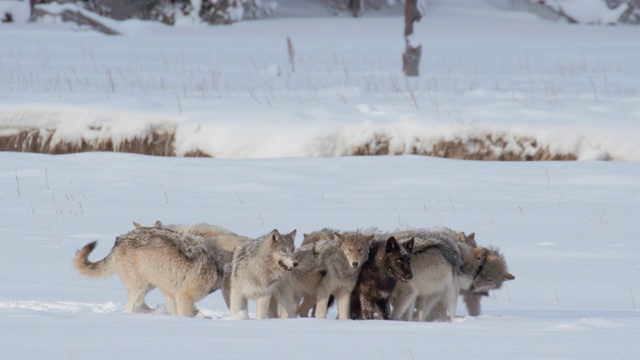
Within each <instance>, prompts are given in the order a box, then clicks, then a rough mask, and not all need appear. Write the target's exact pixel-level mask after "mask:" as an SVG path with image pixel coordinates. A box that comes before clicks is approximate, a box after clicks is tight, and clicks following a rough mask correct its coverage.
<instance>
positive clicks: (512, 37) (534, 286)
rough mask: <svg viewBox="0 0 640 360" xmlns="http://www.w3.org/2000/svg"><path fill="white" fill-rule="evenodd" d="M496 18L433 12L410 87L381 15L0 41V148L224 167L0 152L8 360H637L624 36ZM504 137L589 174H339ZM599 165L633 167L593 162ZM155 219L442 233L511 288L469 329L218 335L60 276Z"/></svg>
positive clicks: (104, 287) (3, 335)
mask: <svg viewBox="0 0 640 360" xmlns="http://www.w3.org/2000/svg"><path fill="white" fill-rule="evenodd" d="M489 4H490V2H481V1H478V2H468V3H466V2H461V1H454V0H452V1H447V2H444V1H438V2H434V4H433V5H432V3H430V7H429V11H428V12H427V15H426V16H425V17H424V18H423V20H422V21H421V24H420V25H421V26H420V29H421V30H420V33H419V34H416V36H418V37H420V41H421V43H422V46H423V59H422V65H421V74H422V76H421V77H419V78H416V79H409V80H407V79H405V78H404V77H402V75H401V54H402V52H403V50H404V39H403V34H402V30H403V21H402V19H401V18H399V17H392V16H387V17H384V16H383V17H376V18H373V17H372V18H367V17H365V18H361V19H356V20H354V19H348V18H343V17H341V18H320V17H310V18H305V19H286V18H274V19H267V20H261V21H246V22H241V23H237V24H234V25H232V26H220V27H207V26H184V27H176V28H171V27H167V26H162V25H159V24H149V23H144V22H138V21H130V22H125V23H126V26H123V29H124V30H126V31H123V33H125V34H126V35H124V36H105V35H102V34H97V33H93V32H82V31H77V29H76V30H74V31H70V26H69V25H68V24H42V23H36V24H32V23H29V24H20V23H17V24H6V25H0V44H2V45H1V46H0V129H1V130H0V131H1V132H0V134H2V135H6V134H8V133H11V132H15V131H19V130H20V129H24V128H30V127H38V128H48V129H57V130H58V131H57V133H56V136H57V138H56V139H54V141H60V140H62V139H64V140H68V141H81V140H82V139H85V140H87V139H96V138H101V137H111V138H114V139H127V138H131V137H133V136H137V135H139V134H145V133H148V132H149V131H150V129H163V128H166V129H168V130H172V129H176V131H177V133H176V138H177V145H178V152H179V153H183V154H184V153H186V152H188V151H190V150H193V149H198V148H199V149H202V150H203V151H207V152H211V153H212V154H214V155H215V156H217V157H219V158H218V159H211V158H160V157H148V156H141V155H131V154H118V153H85V154H76V155H64V156H51V155H40V154H25V153H10V152H2V153H0V244H2V248H1V250H0V289H1V290H0V349H1V350H0V353H1V354H2V357H3V358H7V359H159V358H171V359H176V358H180V359H205V358H206V359H210V358H220V359H247V358H249V359H257V358H260V359H289V358H296V359H332V358H335V359H342V358H347V359H353V360H359V359H367V360H370V359H403V358H404V359H445V358H446V359H492V360H497V359H598V360H599V359H605V358H606V359H637V358H640V347H639V346H638V339H639V338H640V311H639V307H640V242H638V240H637V232H638V227H637V219H638V218H639V217H640V182H639V181H638V179H640V165H639V163H638V162H637V160H640V147H639V146H638V145H637V138H638V136H639V135H640V126H639V125H638V121H639V120H640V94H639V93H638V91H639V88H638V86H639V85H638V84H640V81H639V80H640V68H638V66H637V59H638V54H640V42H638V41H637V36H636V34H637V29H636V28H632V27H626V26H617V27H583V26H579V27H578V26H571V25H568V24H564V23H550V22H544V21H541V20H539V19H538V18H537V17H535V16H533V15H530V14H526V13H518V12H510V11H506V10H505V11H496V9H495V7H492V6H490V5H489ZM461 5H465V6H461ZM287 37H290V38H291V40H292V42H293V44H294V47H295V59H294V61H295V63H294V65H295V72H293V69H292V66H291V64H290V62H289V55H288V51H287V42H286V39H287ZM496 132H504V133H506V134H511V135H514V134H515V135H517V134H522V135H527V136H533V137H535V138H537V139H538V140H539V141H540V142H542V143H544V144H548V145H549V146H550V147H551V148H552V149H556V150H557V151H567V150H571V151H575V152H576V153H577V154H578V155H579V158H580V159H583V160H585V161H578V162H561V163H560V162H537V163H524V162H519V163H506V162H475V161H457V160H447V159H437V158H429V157H420V156H383V157H332V156H336V155H341V154H343V153H344V152H345V149H348V148H350V147H353V146H354V145H355V144H361V143H363V142H367V141H370V138H371V136H372V134H375V133H384V134H387V135H388V136H390V137H391V138H392V139H393V141H392V144H391V146H392V147H395V148H397V149H406V148H407V147H411V146H413V145H414V144H415V143H416V141H422V142H425V143H428V142H430V141H431V142H435V141H436V140H437V139H440V138H450V137H454V136H457V137H464V136H471V135H477V134H493V133H496ZM416 138H419V140H416ZM607 156H609V157H612V158H614V159H624V160H631V161H616V162H601V161H589V159H600V158H605V157H607ZM317 157H323V158H317ZM156 220H161V221H162V222H163V223H165V224H196V223H200V222H207V223H212V224H216V225H220V226H224V227H226V228H228V229H230V230H232V231H234V232H237V233H239V234H242V235H247V236H259V235H262V234H265V233H267V232H268V231H270V230H272V229H273V228H278V229H279V230H281V231H285V232H289V231H291V230H292V229H294V228H295V229H297V230H298V234H302V233H306V232H310V231H313V230H317V229H321V228H323V227H333V228H337V229H343V230H355V229H358V228H366V227H369V226H377V227H379V228H381V229H383V230H394V229H398V228H400V229H406V228H417V227H425V226H448V227H451V228H454V229H456V230H459V231H465V232H472V231H473V232H475V233H476V239H477V240H478V242H479V243H480V244H482V245H494V246H497V247H499V248H500V250H501V251H502V253H504V255H505V257H506V259H507V262H508V264H509V271H510V272H511V273H512V274H514V275H515V276H516V279H515V280H513V281H510V282H507V283H505V286H504V287H503V288H502V289H501V290H498V291H495V292H493V293H492V294H491V296H490V297H488V298H486V299H484V300H483V315H481V316H479V317H468V316H466V314H467V313H466V309H465V308H464V305H463V304H462V303H461V304H460V306H459V307H458V312H457V315H458V318H457V319H456V321H454V322H452V323H410V322H395V321H337V320H333V318H334V317H335V315H336V311H335V308H334V309H332V310H331V311H330V315H329V318H330V319H328V320H316V319H289V320H265V321H255V320H249V321H240V320H230V319H229V313H228V310H227V309H226V307H225V305H224V301H223V300H222V297H221V295H220V293H219V292H215V293H213V294H211V295H209V296H208V297H207V298H205V299H204V300H203V301H201V302H199V303H198V304H197V305H198V307H199V308H200V309H201V310H202V312H203V313H204V314H205V315H206V316H207V317H208V319H201V318H195V319H183V318H177V317H172V316H168V315H166V311H165V310H164V304H163V299H162V297H161V296H160V294H159V293H158V292H157V291H154V292H152V293H151V294H150V295H149V296H148V303H149V304H150V305H151V306H155V307H156V309H157V310H156V311H155V313H153V314H126V313H123V307H124V302H125V298H126V296H125V289H124V287H123V285H122V283H121V282H120V281H119V279H118V278H117V277H115V276H114V277H112V278H108V279H105V280H95V279H89V278H85V277H83V276H81V275H80V274H78V273H77V272H76V271H75V270H74V269H73V266H72V258H73V256H74V254H75V252H76V250H77V249H79V248H80V247H82V246H83V245H85V244H86V243H88V242H90V241H94V240H98V241H99V243H98V247H97V249H96V250H95V251H94V253H93V254H92V255H91V259H99V258H102V257H104V256H105V255H106V254H107V253H108V252H109V250H110V249H111V247H112V245H113V242H114V239H115V237H116V236H118V235H120V234H123V233H126V232H128V231H130V230H131V229H132V228H133V225H132V222H133V221H137V222H139V223H143V224H152V223H153V222H155V221H156ZM296 241H297V244H300V242H301V236H299V237H298V238H297V239H296ZM254 308H255V307H254V305H253V304H250V309H251V311H253V309H254Z"/></svg>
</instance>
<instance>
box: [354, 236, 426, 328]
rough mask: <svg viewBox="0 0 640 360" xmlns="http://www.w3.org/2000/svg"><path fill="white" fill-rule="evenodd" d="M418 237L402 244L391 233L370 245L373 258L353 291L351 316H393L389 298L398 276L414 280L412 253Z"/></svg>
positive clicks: (355, 318)
mask: <svg viewBox="0 0 640 360" xmlns="http://www.w3.org/2000/svg"><path fill="white" fill-rule="evenodd" d="M413 243H414V239H413V238H411V239H410V240H408V241H406V242H405V243H403V244H400V243H398V242H397V241H396V239H395V238H394V237H393V236H391V237H389V238H388V239H387V240H386V241H384V240H382V241H380V240H376V241H372V242H371V243H370V245H369V258H368V259H367V261H365V262H364V264H363V265H362V270H361V271H360V275H359V277H358V282H357V284H356V286H355V287H354V289H353V291H352V292H351V310H350V312H351V316H350V317H351V319H353V320H365V319H375V318H378V319H384V320H388V319H389V316H390V310H391V309H390V305H389V298H390V297H391V293H392V292H393V289H394V288H395V286H396V283H397V281H398V280H400V281H401V282H407V281H409V280H411V278H412V277H413V274H412V273H411V253H412V251H413Z"/></svg>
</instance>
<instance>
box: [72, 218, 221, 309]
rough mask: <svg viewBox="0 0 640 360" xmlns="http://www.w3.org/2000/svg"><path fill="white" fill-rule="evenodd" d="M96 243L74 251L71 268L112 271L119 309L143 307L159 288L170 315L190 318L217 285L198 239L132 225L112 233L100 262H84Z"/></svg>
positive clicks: (91, 273)
mask: <svg viewBox="0 0 640 360" xmlns="http://www.w3.org/2000/svg"><path fill="white" fill-rule="evenodd" d="M96 244H97V242H92V243H89V244H87V245H85V246H84V247H83V248H82V249H80V250H79V251H78V252H77V253H76V256H75V261H74V264H75V267H76V269H77V270H78V271H79V272H80V273H82V274H84V275H86V276H89V277H95V278H97V277H105V276H109V275H112V274H113V273H114V272H115V273H117V274H118V276H119V277H120V279H121V280H122V282H123V283H124V285H125V287H126V289H127V303H126V305H125V311H127V312H134V311H149V310H150V309H149V307H148V306H147V305H146V304H145V302H144V297H145V296H146V294H147V293H149V292H150V291H151V290H153V289H154V288H156V287H157V288H159V289H160V291H161V292H162V294H163V295H164V297H165V300H166V302H167V307H168V309H169V312H170V313H171V314H172V315H178V316H193V315H194V314H195V313H196V309H195V307H194V304H195V303H196V302H197V301H199V300H201V299H203V298H204V297H205V296H206V295H208V294H210V293H211V292H213V291H215V290H216V289H218V288H219V287H220V285H221V284H220V282H221V281H220V279H221V278H220V275H219V271H218V269H217V266H216V263H215V261H214V259H213V258H212V257H211V256H210V254H209V253H208V252H207V251H206V249H205V248H203V247H202V245H201V243H200V242H199V241H198V240H197V239H195V238H193V237H191V236H188V235H186V234H183V233H179V232H176V231H173V230H170V229H166V228H163V227H138V228H136V229H134V230H133V231H131V232H129V233H127V234H124V235H121V236H118V237H117V238H116V241H115V244H114V246H113V248H112V249H111V252H110V253H109V254H108V255H107V256H106V257H105V258H104V259H102V260H99V261H97V262H91V261H89V259H88V257H89V254H90V253H91V252H92V251H93V250H94V249H95V247H96Z"/></svg>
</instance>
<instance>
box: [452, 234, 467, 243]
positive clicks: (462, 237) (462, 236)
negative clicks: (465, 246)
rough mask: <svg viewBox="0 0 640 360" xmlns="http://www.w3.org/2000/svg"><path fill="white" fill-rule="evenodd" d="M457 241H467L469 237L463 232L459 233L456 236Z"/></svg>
mask: <svg viewBox="0 0 640 360" xmlns="http://www.w3.org/2000/svg"><path fill="white" fill-rule="evenodd" d="M455 239H456V240H457V241H465V240H467V236H466V235H465V234H464V233H463V232H459V233H457V234H456V236H455Z"/></svg>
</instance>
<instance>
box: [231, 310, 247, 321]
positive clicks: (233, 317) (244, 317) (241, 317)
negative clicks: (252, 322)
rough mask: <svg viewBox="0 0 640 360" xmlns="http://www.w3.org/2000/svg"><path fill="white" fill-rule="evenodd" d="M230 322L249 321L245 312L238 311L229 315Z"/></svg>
mask: <svg viewBox="0 0 640 360" xmlns="http://www.w3.org/2000/svg"><path fill="white" fill-rule="evenodd" d="M230 319H231V320H249V313H248V312H247V310H240V311H238V313H237V314H235V315H231V317H230Z"/></svg>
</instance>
